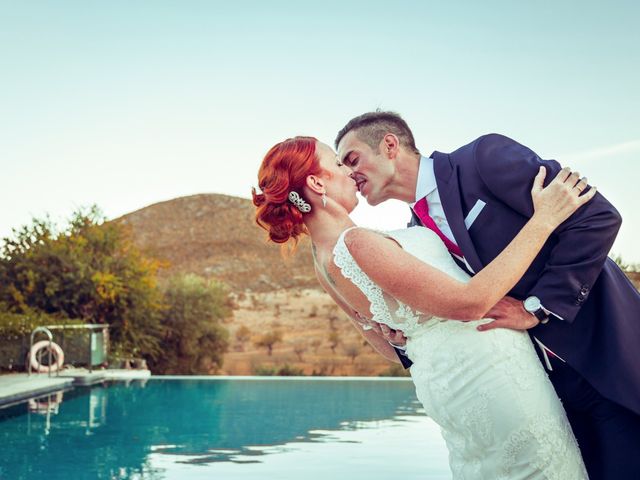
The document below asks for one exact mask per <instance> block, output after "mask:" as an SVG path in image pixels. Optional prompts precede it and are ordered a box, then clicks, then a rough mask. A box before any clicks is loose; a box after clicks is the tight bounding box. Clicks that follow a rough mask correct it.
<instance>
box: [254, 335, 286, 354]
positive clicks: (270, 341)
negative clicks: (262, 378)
mask: <svg viewBox="0 0 640 480" xmlns="http://www.w3.org/2000/svg"><path fill="white" fill-rule="evenodd" d="M281 341H282V332H280V331H278V330H273V331H271V332H268V333H265V334H264V335H262V336H261V337H260V338H258V339H257V340H256V341H255V343H254V344H255V346H256V347H265V348H266V349H267V353H268V354H269V356H271V354H272V353H273V346H274V345H275V344H276V343H278V342H281Z"/></svg>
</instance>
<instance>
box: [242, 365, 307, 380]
mask: <svg viewBox="0 0 640 480" xmlns="http://www.w3.org/2000/svg"><path fill="white" fill-rule="evenodd" d="M253 374H254V375H260V376H263V377H269V376H280V377H301V376H304V370H303V369H302V368H296V367H294V366H292V365H289V364H288V363H285V364H284V365H282V366H280V367H276V366H269V365H258V366H256V367H254V369H253Z"/></svg>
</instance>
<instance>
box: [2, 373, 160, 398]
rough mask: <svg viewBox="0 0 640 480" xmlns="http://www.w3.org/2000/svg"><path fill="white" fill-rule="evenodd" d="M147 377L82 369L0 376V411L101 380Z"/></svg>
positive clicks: (144, 374)
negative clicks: (57, 373)
mask: <svg viewBox="0 0 640 480" xmlns="http://www.w3.org/2000/svg"><path fill="white" fill-rule="evenodd" d="M150 376H151V372H149V370H119V369H118V370H116V369H108V370H93V371H92V372H89V370H86V369H84V368H73V369H69V370H63V371H62V372H60V374H59V375H58V376H56V375H52V376H51V377H49V376H48V375H47V374H46V373H33V374H31V376H29V375H27V374H26V373H10V374H6V375H0V407H3V406H8V405H12V404H14V403H19V402H22V401H24V400H27V399H29V398H33V397H38V396H41V395H46V394H48V393H51V392H55V391H58V390H68V389H70V388H73V387H74V386H87V385H93V384H95V383H100V382H102V381H105V380H134V379H138V380H139V379H145V378H149V377H150Z"/></svg>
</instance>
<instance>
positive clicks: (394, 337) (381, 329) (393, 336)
mask: <svg viewBox="0 0 640 480" xmlns="http://www.w3.org/2000/svg"><path fill="white" fill-rule="evenodd" d="M355 317H356V321H357V322H358V323H359V324H360V326H361V327H362V329H363V330H373V331H374V332H376V333H377V334H378V335H379V336H381V337H382V338H384V339H385V340H386V341H387V342H389V343H391V344H392V345H398V346H402V347H403V346H404V345H405V344H406V343H407V338H406V337H405V336H404V332H403V331H402V330H394V329H392V328H389V327H388V326H387V325H385V324H384V323H378V322H374V321H373V320H370V319H368V318H366V317H364V316H362V315H360V314H359V313H358V312H355Z"/></svg>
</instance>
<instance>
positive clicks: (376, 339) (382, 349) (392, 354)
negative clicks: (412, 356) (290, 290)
mask: <svg viewBox="0 0 640 480" xmlns="http://www.w3.org/2000/svg"><path fill="white" fill-rule="evenodd" d="M316 277H317V278H318V281H319V282H320V285H322V288H323V289H324V291H325V292H327V293H328V294H329V296H330V297H331V298H332V299H333V301H334V302H336V304H337V305H338V307H340V309H341V310H342V311H344V312H345V313H346V314H347V316H348V317H349V320H351V322H352V323H353V326H354V327H356V330H358V331H359V332H360V334H361V335H362V336H363V337H364V338H365V340H366V341H367V342H368V343H369V345H371V346H372V347H373V348H374V350H376V351H377V352H378V353H379V354H380V355H382V356H383V357H384V358H386V359H387V360H390V361H392V362H394V363H401V362H400V359H399V358H398V355H397V354H396V351H395V350H394V348H393V347H392V346H391V345H389V342H387V340H385V339H384V338H382V337H381V336H380V335H378V334H377V333H375V331H373V330H363V329H362V327H361V326H360V324H359V323H358V322H357V320H356V311H355V310H354V309H353V308H351V307H350V306H349V305H347V304H346V303H345V302H344V301H343V300H342V298H340V297H339V296H338V295H337V294H336V292H335V291H334V289H333V288H331V287H330V286H329V285H328V284H327V282H326V280H325V279H324V277H323V276H322V273H321V272H320V271H318V268H316Z"/></svg>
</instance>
